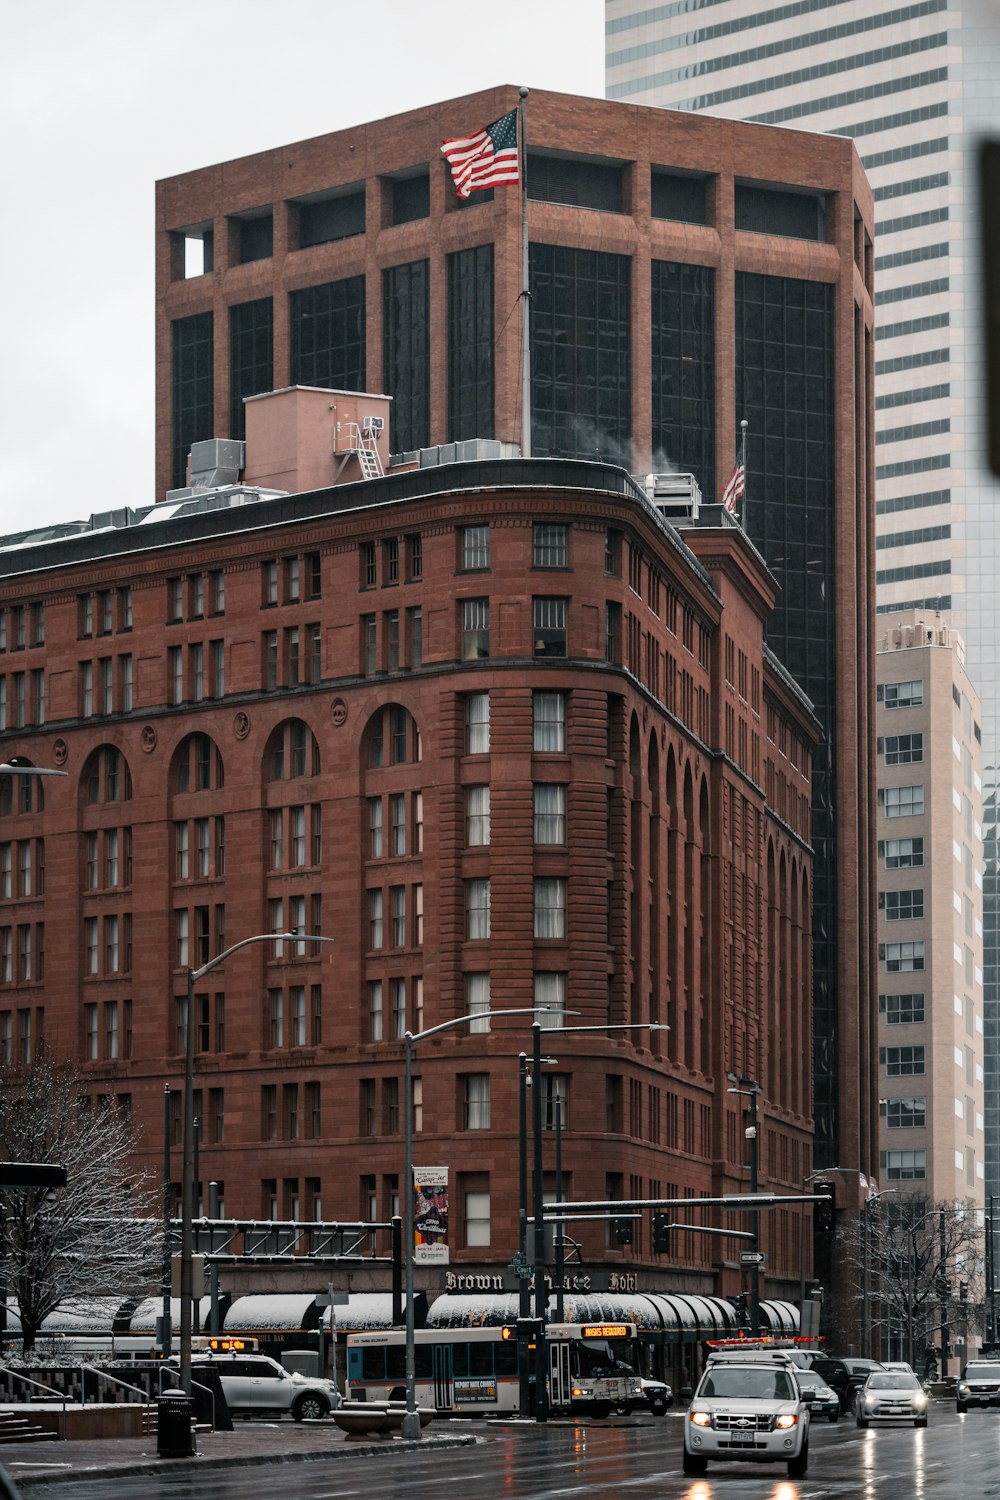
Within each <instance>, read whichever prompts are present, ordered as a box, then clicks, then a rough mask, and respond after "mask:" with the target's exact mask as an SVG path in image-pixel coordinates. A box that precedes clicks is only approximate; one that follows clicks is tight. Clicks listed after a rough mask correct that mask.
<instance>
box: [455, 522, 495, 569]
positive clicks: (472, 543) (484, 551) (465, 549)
mask: <svg viewBox="0 0 1000 1500" xmlns="http://www.w3.org/2000/svg"><path fill="white" fill-rule="evenodd" d="M489 565H490V528H489V527H488V526H463V528H462V567H463V569H465V570H466V571H471V570H475V569H480V568H488V567H489Z"/></svg>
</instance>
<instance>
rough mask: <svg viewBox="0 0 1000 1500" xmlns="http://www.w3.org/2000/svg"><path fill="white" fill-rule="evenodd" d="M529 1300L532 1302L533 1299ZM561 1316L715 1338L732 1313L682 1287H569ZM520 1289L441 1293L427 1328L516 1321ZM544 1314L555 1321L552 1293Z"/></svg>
mask: <svg viewBox="0 0 1000 1500" xmlns="http://www.w3.org/2000/svg"><path fill="white" fill-rule="evenodd" d="M532 1306H533V1304H532ZM563 1308H564V1319H563V1321H564V1322H567V1323H609V1322H610V1323H635V1324H636V1326H637V1328H638V1329H639V1330H640V1331H641V1332H643V1333H654V1332H655V1333H662V1334H664V1335H665V1336H666V1337H667V1338H668V1339H669V1340H670V1341H671V1342H673V1341H675V1340H677V1339H678V1338H681V1339H683V1340H684V1341H685V1342H694V1341H696V1340H697V1339H708V1338H717V1337H719V1336H720V1335H722V1336H724V1335H725V1334H727V1333H729V1332H731V1330H732V1328H733V1326H734V1324H735V1318H734V1314H733V1309H732V1307H731V1305H730V1304H729V1303H728V1302H726V1301H725V1300H724V1299H723V1298H721V1297H695V1296H691V1295H689V1294H686V1293H680V1292H671V1293H666V1292H633V1293H624V1292H589V1293H587V1294H585V1295H578V1294H570V1293H567V1294H566V1295H565V1296H564V1298H563ZM517 1316H518V1295H517V1293H516V1292H504V1293H487V1292H484V1293H482V1294H476V1293H455V1294H449V1293H447V1292H446V1293H444V1294H443V1295H442V1296H440V1297H438V1298H437V1299H436V1300H435V1301H434V1302H433V1303H432V1304H431V1306H430V1309H429V1311H428V1313H427V1327H428V1328H492V1327H497V1326H498V1325H500V1324H504V1323H515V1322H516V1321H517ZM546 1316H547V1318H548V1320H549V1322H555V1318H556V1302H555V1298H554V1297H552V1296H550V1298H549V1303H548V1309H547V1312H546Z"/></svg>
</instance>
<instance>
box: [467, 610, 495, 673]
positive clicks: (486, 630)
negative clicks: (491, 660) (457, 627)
mask: <svg viewBox="0 0 1000 1500" xmlns="http://www.w3.org/2000/svg"><path fill="white" fill-rule="evenodd" d="M489 654H490V601H489V600H488V599H463V600H462V660H463V661H476V660H478V659H479V658H480V657H484V656H489Z"/></svg>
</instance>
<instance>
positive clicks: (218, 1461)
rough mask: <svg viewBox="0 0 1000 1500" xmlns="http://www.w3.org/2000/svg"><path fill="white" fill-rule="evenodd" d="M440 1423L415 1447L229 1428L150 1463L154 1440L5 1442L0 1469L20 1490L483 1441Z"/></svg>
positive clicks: (253, 1426) (307, 1430) (323, 1431)
mask: <svg viewBox="0 0 1000 1500" xmlns="http://www.w3.org/2000/svg"><path fill="white" fill-rule="evenodd" d="M456 1426H458V1424H455V1423H452V1422H450V1421H441V1422H438V1423H437V1424H436V1427H437V1430H436V1431H432V1429H430V1428H428V1429H427V1436H426V1437H424V1438H421V1439H420V1440H419V1441H418V1442H412V1443H405V1444H404V1443H402V1440H401V1439H399V1438H390V1439H388V1440H387V1441H383V1442H353V1441H352V1442H348V1441H347V1437H346V1434H345V1433H343V1432H341V1430H340V1428H339V1427H337V1426H336V1425H335V1424H334V1423H333V1422H328V1421H323V1422H244V1421H237V1422H236V1430H235V1431H234V1432H204V1433H203V1432H199V1434H198V1453H197V1455H196V1456H195V1457H194V1458H157V1456H156V1438H155V1436H154V1437H138V1438H117V1439H114V1438H112V1439H106V1440H100V1439H94V1440H92V1441H88V1442H66V1443H60V1442H51V1443H9V1444H3V1445H2V1446H0V1463H2V1464H3V1467H4V1468H5V1469H6V1470H7V1472H8V1473H9V1474H10V1476H11V1477H12V1478H13V1479H14V1480H15V1481H16V1483H17V1485H18V1487H19V1488H20V1489H22V1490H29V1489H30V1487H31V1485H32V1484H40V1483H42V1482H43V1481H44V1482H45V1483H46V1484H50V1485H51V1484H55V1483H58V1482H59V1481H60V1480H62V1479H65V1480H66V1482H67V1483H70V1482H79V1480H80V1479H81V1478H82V1479H89V1478H98V1477H100V1476H102V1475H111V1476H113V1475H116V1474H143V1473H157V1474H161V1473H167V1472H172V1473H176V1472H180V1473H192V1472H194V1471H195V1470H198V1469H214V1468H228V1467H230V1466H233V1467H238V1466H239V1465H241V1464H243V1465H249V1464H253V1465H258V1464H265V1463H284V1464H287V1463H296V1462H299V1463H308V1462H316V1461H318V1460H321V1459H337V1458H359V1457H364V1456H366V1455H375V1454H379V1453H387V1452H391V1451H394V1450H396V1449H398V1448H400V1447H406V1448H415V1449H424V1448H461V1447H466V1446H467V1445H470V1444H472V1443H476V1442H481V1441H482V1439H481V1438H478V1437H476V1435H475V1434H474V1433H471V1432H469V1430H468V1428H467V1427H465V1426H464V1424H463V1425H461V1426H460V1427H458V1430H455V1429H456Z"/></svg>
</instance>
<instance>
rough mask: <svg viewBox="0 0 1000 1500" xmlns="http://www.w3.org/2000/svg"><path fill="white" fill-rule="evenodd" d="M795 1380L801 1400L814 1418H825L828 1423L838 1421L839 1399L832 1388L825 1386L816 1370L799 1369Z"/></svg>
mask: <svg viewBox="0 0 1000 1500" xmlns="http://www.w3.org/2000/svg"><path fill="white" fill-rule="evenodd" d="M795 1378H796V1380H797V1381H798V1383H799V1390H800V1391H801V1392H802V1399H803V1401H804V1402H805V1403H806V1405H807V1406H808V1408H809V1410H810V1411H811V1412H812V1414H813V1416H814V1417H825V1418H826V1420H827V1421H828V1422H836V1421H838V1420H839V1418H840V1397H839V1396H838V1395H837V1392H836V1391H835V1390H834V1389H833V1387H832V1386H829V1385H827V1383H826V1381H825V1380H824V1379H823V1377H822V1375H821V1374H820V1373H819V1371H818V1370H803V1369H802V1368H801V1367H800V1368H799V1369H798V1370H797V1371H796V1372H795Z"/></svg>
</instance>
